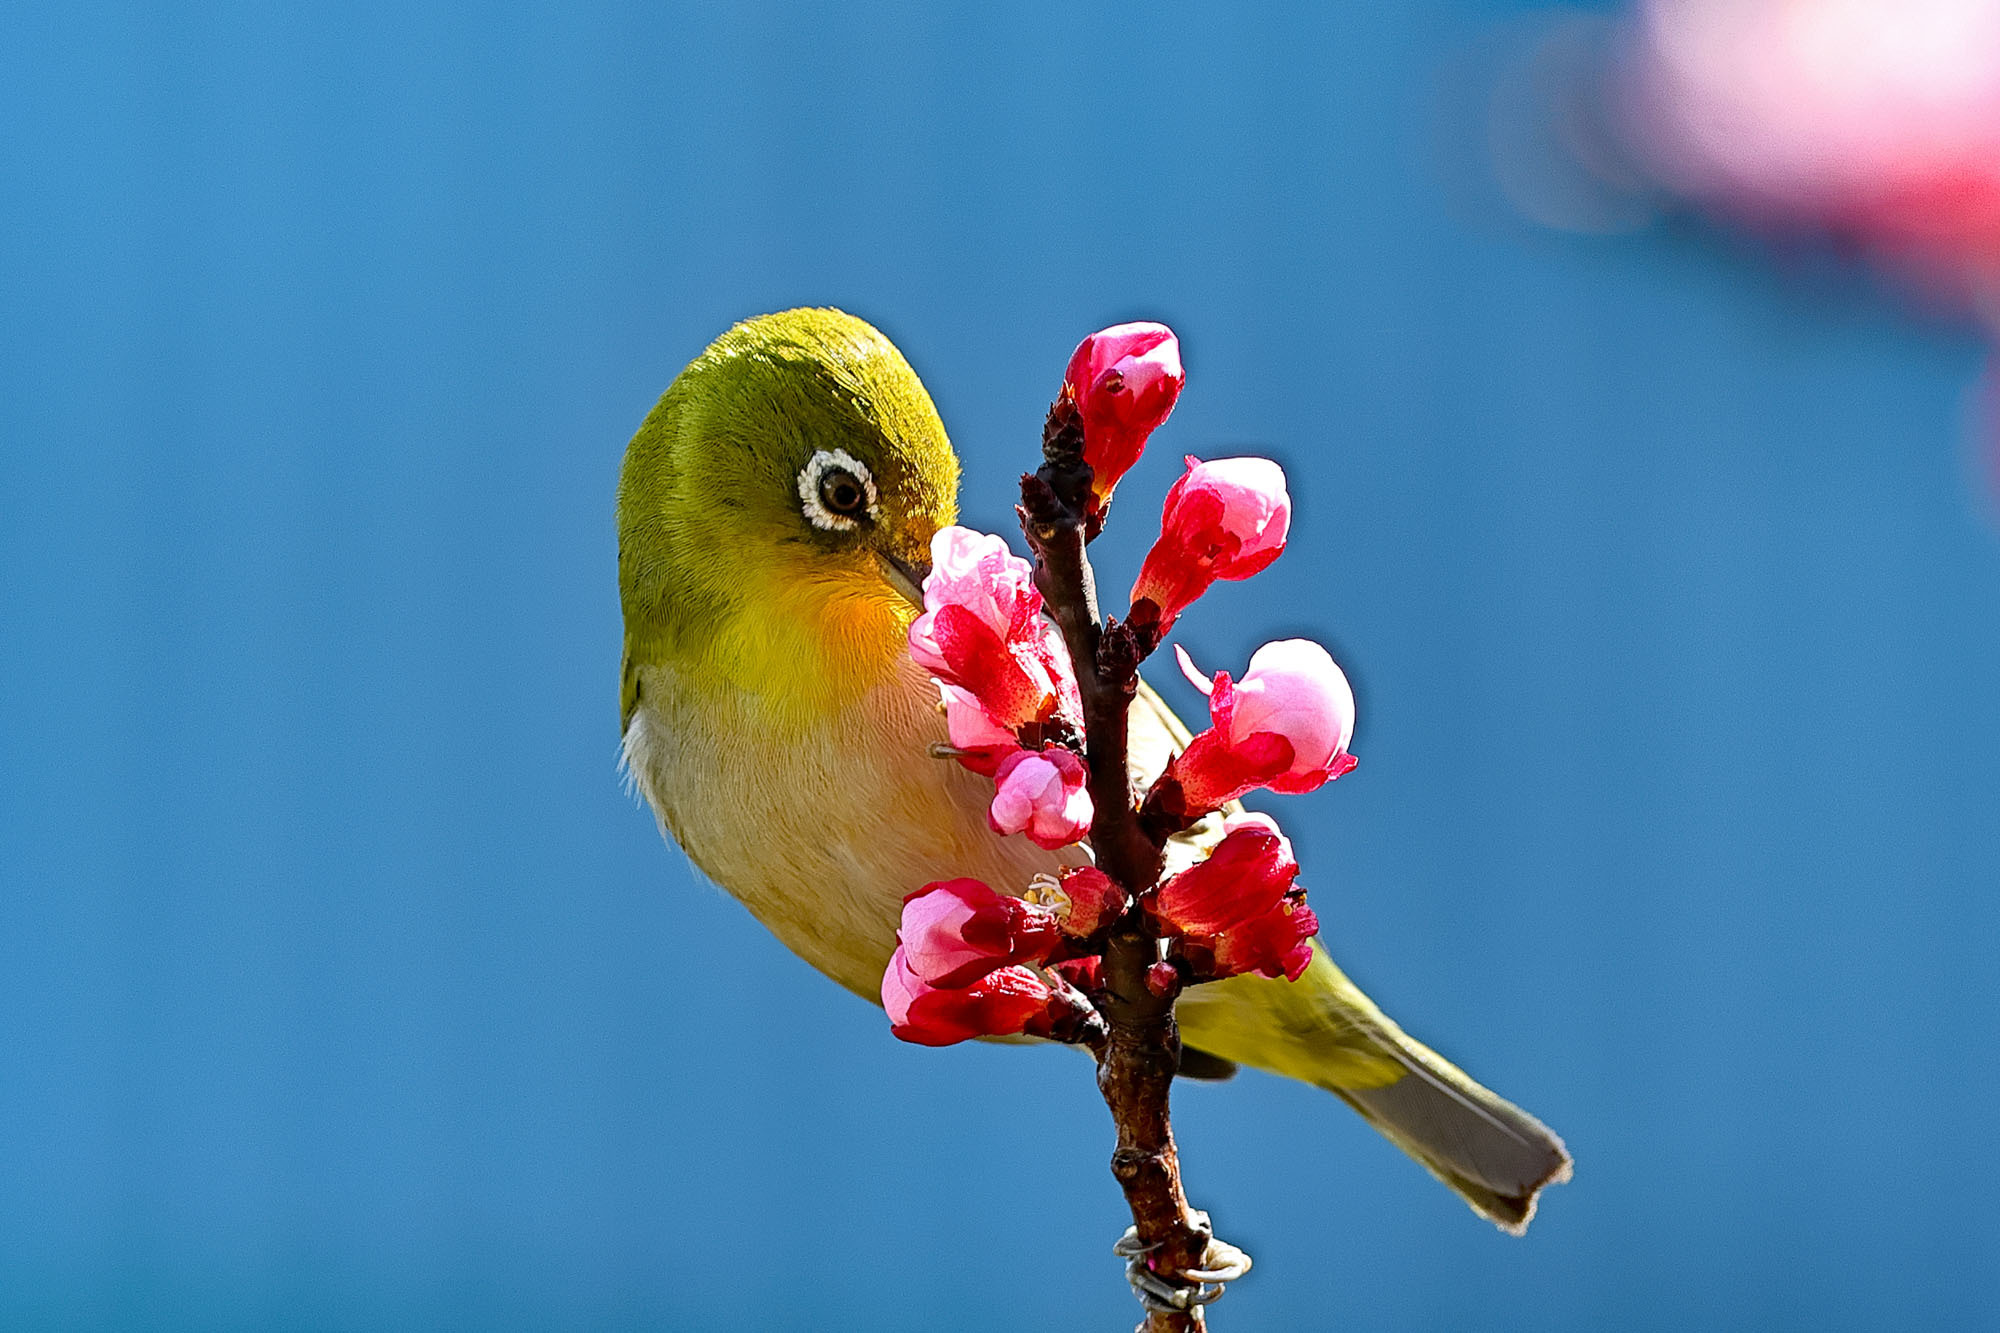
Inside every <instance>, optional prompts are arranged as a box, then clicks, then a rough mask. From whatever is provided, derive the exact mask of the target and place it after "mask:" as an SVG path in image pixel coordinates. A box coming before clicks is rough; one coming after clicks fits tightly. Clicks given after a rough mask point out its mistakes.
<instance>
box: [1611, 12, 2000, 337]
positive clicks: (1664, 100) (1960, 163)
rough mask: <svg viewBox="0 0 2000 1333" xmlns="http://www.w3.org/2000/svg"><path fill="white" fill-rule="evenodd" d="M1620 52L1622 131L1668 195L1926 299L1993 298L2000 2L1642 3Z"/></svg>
mask: <svg viewBox="0 0 2000 1333" xmlns="http://www.w3.org/2000/svg"><path fill="white" fill-rule="evenodd" d="M1622 47H1623V49H1622V50H1621V52H1620V59H1619V62H1618V64H1617V65H1616V66H1614V67H1613V69H1612V73H1613V75H1614V78H1615V83H1614V93H1615V94H1616V98H1615V102H1614V105H1615V106H1616V107H1617V110H1618V112H1619V113H1620V114H1619V119H1618V121H1617V122H1616V123H1615V124H1616V128H1618V129H1619V130H1621V131H1622V132H1623V133H1624V134H1625V135H1626V136H1627V138H1628V141H1629V143H1630V146H1631V147H1632V148H1633V149H1634V150H1635V155H1636V157H1637V159H1638V162H1639V164H1640V165H1641V166H1642V167H1644V168H1645V169H1646V170H1647V172H1648V173H1649V174H1650V175H1652V176H1653V177H1655V178H1656V179H1657V180H1658V181H1659V182H1660V183H1661V184H1663V185H1665V186H1666V187H1667V188H1668V189H1670V190H1672V191H1674V192H1675V193H1678V194H1681V195H1684V196H1688V197H1690V198H1692V199H1694V200H1695V201H1696V202H1698V203H1701V204H1704V205H1706V206H1708V207H1709V208H1711V209H1713V210H1714V211H1715V212H1717V213H1720V214H1722V215H1724V216H1725V217H1727V218H1731V219H1734V220H1739V221H1744V222H1747V223H1749V224H1750V225H1752V226H1753V227H1757V228H1760V229H1772V230H1793V229H1797V228H1800V227H1804V228H1809V229H1823V230H1825V231H1827V232H1829V233H1831V234H1833V235H1835V236H1838V237H1841V238H1845V239H1847V240H1849V241H1858V242H1859V243H1860V245H1861V246H1862V247H1865V248H1866V249H1868V250H1871V251H1874V252H1875V253H1877V254H1878V255H1880V256H1882V257H1883V258H1884V259H1886V260H1887V261H1888V267H1889V268H1890V269H1891V271H1892V272H1893V273H1901V274H1904V275H1906V276H1908V277H1909V278H1910V279H1912V280H1913V284H1914V285H1916V286H1918V287H1919V288H1920V289H1930V290H1935V291H1939V292H1943V293H1945V294H1948V295H1955V296H1957V297H1959V298H1961V299H1963V298H1965V297H1970V298H1971V299H1972V300H1973V301H1974V302H1975V303H1977V302H1979V301H1981V300H1982V299H1985V300H1990V299H1991V294H1992V291H1993V284H1994V282H1995V280H1996V279H1995V264H1996V255H2000V5H1996V4H1995V3H1993V0H1847V3H1840V4H1833V3H1801V0H1640V3H1639V4H1638V5H1637V7H1636V12H1635V14H1634V17H1633V19H1632V20H1631V21H1630V22H1629V23H1628V24H1627V25H1626V30H1625V34H1624V40H1623V43H1622ZM1982 294H1983V297H1982Z"/></svg>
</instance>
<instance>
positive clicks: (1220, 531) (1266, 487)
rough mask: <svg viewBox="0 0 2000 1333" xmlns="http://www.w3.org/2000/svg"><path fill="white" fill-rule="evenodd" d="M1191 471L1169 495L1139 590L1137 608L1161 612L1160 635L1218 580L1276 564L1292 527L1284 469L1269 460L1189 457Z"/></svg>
mask: <svg viewBox="0 0 2000 1333" xmlns="http://www.w3.org/2000/svg"><path fill="white" fill-rule="evenodd" d="M1187 465H1188V470H1187V471H1186V472H1185V473H1183V474H1182V475H1181V479H1180V480H1179V481H1177V482H1175V483H1174V484H1173V488H1172V489H1171V490H1169V491H1168V492H1167V502H1166V505H1165V507H1164V509H1163V510H1162V511H1161V514H1160V539H1159V540H1158V541H1157V542H1154V543H1153V549H1152V550H1151V551H1149V552H1147V554H1146V563H1145V564H1144V565H1143V566H1141V567H1140V570H1139V580H1138V582H1137V583H1134V584H1133V585H1132V602H1133V605H1134V606H1137V605H1138V604H1139V603H1140V602H1141V601H1148V602H1151V603H1152V604H1153V605H1154V606H1156V607H1158V608H1159V627H1158V633H1160V634H1165V633H1166V632H1167V631H1168V630H1169V629H1171V628H1173V623H1174V620H1175V618H1176V617H1178V616H1179V615H1180V613H1181V611H1182V609H1183V608H1185V607H1186V606H1187V605H1188V604H1189V603H1191V602H1192V601H1194V599H1195V598H1197V597H1199V596H1201V595H1202V594H1203V593H1205V592H1207V591H1208V589H1209V586H1210V585H1211V584H1213V583H1214V582H1215V581H1216V580H1217V579H1247V578H1249V577H1250V576H1251V575H1252V574H1255V573H1257V572H1258V571H1259V570H1261V569H1263V568H1264V567H1265V566H1267V565H1269V564H1270V563H1271V562H1272V561H1273V560H1276V559H1277V558H1278V555H1279V553H1280V552H1281V551H1283V550H1284V549H1285V536H1286V534H1287V533H1288V532H1289V531H1290V529H1291V523H1292V498H1291V496H1290V495H1289V494H1288V493H1287V492H1286V490H1285V473H1284V470H1283V469H1282V468H1280V467H1279V466H1278V465H1277V464H1276V463H1273V462H1272V461H1271V460H1270V459H1268V458H1218V459H1216V460H1215V461H1214V462H1212V463H1203V462H1201V461H1199V460H1198V459H1195V458H1189V459H1188V460H1187Z"/></svg>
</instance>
